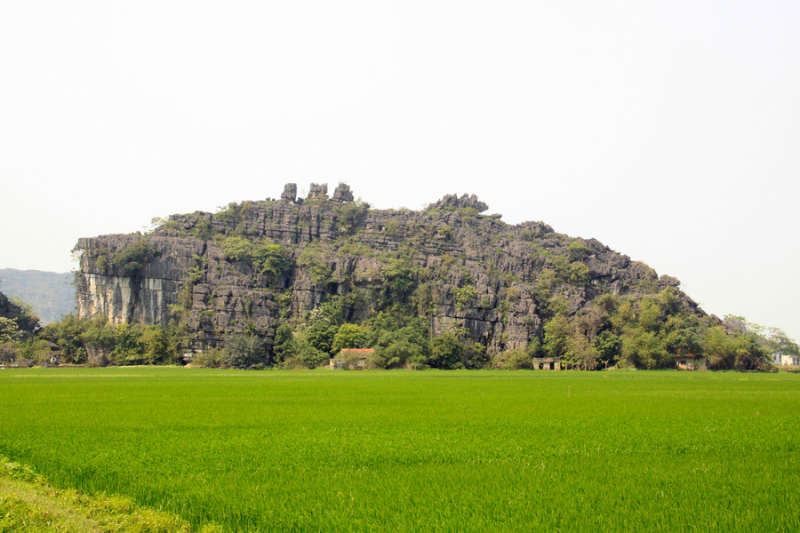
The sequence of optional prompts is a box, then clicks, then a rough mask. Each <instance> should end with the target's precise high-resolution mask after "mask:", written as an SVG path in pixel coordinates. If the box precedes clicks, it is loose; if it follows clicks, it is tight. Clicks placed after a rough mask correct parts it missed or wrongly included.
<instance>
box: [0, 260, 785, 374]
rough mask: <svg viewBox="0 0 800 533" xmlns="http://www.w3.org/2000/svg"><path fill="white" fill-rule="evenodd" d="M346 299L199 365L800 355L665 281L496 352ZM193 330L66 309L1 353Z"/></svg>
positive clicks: (8, 331) (573, 364)
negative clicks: (718, 316) (689, 306)
mask: <svg viewBox="0 0 800 533" xmlns="http://www.w3.org/2000/svg"><path fill="white" fill-rule="evenodd" d="M247 253H250V251H248V252H247ZM262 257H268V254H264V256H262ZM396 270H397V272H395V274H396V276H394V277H392V278H391V281H392V283H390V284H389V285H388V288H387V291H386V292H387V294H386V295H384V296H386V297H387V300H391V299H392V298H393V297H396V296H398V295H399V294H403V295H407V293H408V292H409V287H407V286H406V285H407V277H408V276H407V275H406V274H407V273H405V272H404V271H403V268H402V265H396ZM342 302H343V297H331V298H330V299H329V300H328V301H326V302H324V303H322V304H321V305H320V306H318V307H317V308H315V309H313V310H312V311H309V312H308V313H306V314H305V315H304V316H303V317H299V318H295V319H292V320H288V321H285V322H284V323H283V324H281V325H280V326H279V327H278V328H277V330H276V331H275V336H274V339H273V343H272V344H271V345H270V344H267V343H265V342H264V339H262V338H261V337H259V336H258V335H256V334H255V332H253V331H246V332H244V333H238V334H231V335H228V336H227V338H226V339H225V348H224V349H218V350H207V351H205V352H203V353H200V354H196V355H195V357H194V359H193V364H196V365H199V366H209V367H219V366H227V367H236V368H263V367H266V366H275V367H283V368H316V367H319V366H322V365H325V364H327V363H328V361H329V358H330V357H333V356H336V355H337V354H338V353H339V352H340V350H342V349H345V348H371V349H373V350H374V351H373V352H372V353H370V354H369V355H368V357H367V367H368V368H408V369H421V368H439V369H454V368H504V369H524V368H533V367H534V360H535V359H536V358H543V357H557V358H559V359H560V361H561V364H562V366H564V367H567V368H580V369H603V368H608V367H612V366H616V367H635V368H642V369H655V368H674V367H675V360H676V358H677V357H681V356H687V355H693V356H695V357H705V358H707V360H708V365H709V367H710V368H712V369H719V370H726V369H735V370H767V369H769V368H770V367H771V364H770V363H771V356H772V354H774V353H784V354H795V355H800V349H799V348H798V346H797V344H796V343H795V342H794V341H793V340H792V339H790V338H788V337H787V336H786V335H785V334H784V333H783V332H781V331H780V330H777V329H770V330H766V329H764V328H761V327H760V326H757V325H755V324H751V323H748V322H746V321H745V320H744V319H743V318H741V317H726V320H725V321H724V322H722V323H716V324H715V323H713V322H712V321H710V320H708V319H704V318H700V317H698V316H697V315H694V314H691V313H689V312H687V311H686V310H685V309H684V308H683V307H682V306H681V305H680V301H679V300H678V298H677V296H676V294H675V292H674V290H673V289H672V288H670V287H668V288H666V289H664V290H663V291H661V292H660V293H658V294H656V295H650V296H645V297H642V298H640V299H634V298H632V297H630V296H623V295H613V294H604V295H602V296H600V297H598V298H596V299H595V300H594V302H593V303H592V304H591V305H589V306H586V307H585V308H584V309H582V310H581V311H580V312H578V313H575V314H573V315H569V314H568V313H567V312H566V307H565V306H564V305H563V302H558V301H552V302H550V304H549V307H548V309H550V313H551V314H550V316H546V317H545V322H544V327H543V335H542V336H541V338H534V339H533V340H532V341H531V342H530V343H529V344H528V345H527V347H525V348H524V349H514V350H505V351H500V352H497V353H490V352H489V351H487V349H486V347H485V346H483V345H481V344H480V343H478V342H475V341H474V340H473V339H471V337H470V335H469V333H468V332H467V331H466V330H465V329H463V328H458V327H455V328H453V329H452V330H451V331H449V332H447V333H444V334H440V335H431V332H430V327H429V325H430V322H429V320H428V318H427V317H425V316H420V315H419V314H417V313H416V310H415V307H416V306H415V305H414V304H413V303H411V304H399V303H395V304H393V305H389V306H386V307H384V308H383V309H382V310H381V311H377V312H373V313H372V314H370V316H368V317H367V318H366V319H364V320H362V321H359V322H357V323H356V322H353V321H347V320H346V319H345V313H344V312H343V310H342ZM23 305H24V304H23ZM25 309H26V312H28V313H32V310H31V309H30V308H29V306H28V307H26V308H25ZM189 334H190V332H189V331H187V329H186V328H185V326H184V325H183V324H182V323H181V322H180V321H177V320H176V321H173V322H172V323H171V324H170V325H168V326H157V325H143V324H111V323H109V322H108V321H107V320H106V319H105V318H104V317H98V318H93V319H80V318H77V317H75V316H73V315H68V316H66V317H64V318H63V319H62V320H60V321H58V322H54V323H52V324H48V325H47V326H45V327H44V328H40V329H38V330H37V331H35V332H25V331H23V330H21V329H20V328H19V327H18V326H17V324H16V322H15V320H13V319H8V318H2V317H0V357H1V358H3V359H5V360H6V361H9V360H13V359H15V358H16V359H27V360H32V361H34V362H42V361H47V360H49V358H50V357H51V356H52V354H53V353H54V352H57V353H58V358H59V361H60V362H61V363H62V364H63V363H66V364H86V363H94V364H112V365H142V364H182V363H183V362H184V361H183V356H184V352H185V351H186V348H187V341H188V339H189Z"/></svg>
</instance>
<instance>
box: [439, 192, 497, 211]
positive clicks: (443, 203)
mask: <svg viewBox="0 0 800 533" xmlns="http://www.w3.org/2000/svg"><path fill="white" fill-rule="evenodd" d="M430 207H433V208H436V209H445V208H448V207H455V208H463V207H471V208H473V209H475V210H477V211H478V213H483V212H484V211H486V210H487V209H489V206H488V205H486V204H485V203H484V202H481V201H480V200H478V197H477V196H475V195H474V194H473V195H471V196H467V195H466V194H463V195H461V198H459V197H458V195H457V194H447V195H445V197H444V198H442V199H441V200H439V201H438V202H436V203H434V204H431V205H430Z"/></svg>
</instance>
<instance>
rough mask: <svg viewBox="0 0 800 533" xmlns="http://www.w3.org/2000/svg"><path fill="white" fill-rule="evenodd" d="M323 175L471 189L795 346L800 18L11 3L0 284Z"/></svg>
mask: <svg viewBox="0 0 800 533" xmlns="http://www.w3.org/2000/svg"><path fill="white" fill-rule="evenodd" d="M312 181H314V182H327V183H329V184H330V185H331V186H334V185H335V184H336V183H338V182H339V181H346V182H348V183H349V184H350V185H351V187H352V188H353V190H354V192H355V194H356V196H360V197H362V198H363V199H364V200H366V201H369V202H371V203H372V204H373V205H376V206H378V207H384V208H386V207H401V206H406V207H411V208H420V207H422V206H423V204H426V203H428V202H431V201H434V200H436V199H438V198H440V197H441V196H443V195H444V194H446V193H459V194H461V193H465V192H468V193H475V194H477V195H478V196H479V197H480V198H481V199H482V200H484V201H486V202H488V203H489V205H490V212H499V213H503V215H504V220H506V221H507V222H512V223H516V222H522V221H524V220H543V221H545V222H547V223H548V224H550V225H551V226H553V228H554V229H555V230H556V231H559V232H562V233H567V234H569V235H572V236H580V237H586V238H589V237H595V238H597V239H599V240H600V241H602V242H603V243H605V244H608V245H609V246H611V247H612V248H614V249H616V250H617V251H620V252H622V253H625V254H628V255H629V256H631V257H632V258H633V259H637V260H642V261H645V262H646V263H648V264H649V265H650V266H652V267H653V268H655V269H656V270H657V271H658V273H659V274H665V273H666V274H670V275H673V276H676V277H678V278H679V279H680V280H681V281H682V282H683V286H682V288H683V289H684V290H685V291H686V292H687V293H688V294H689V295H690V296H692V297H693V298H694V299H695V300H697V301H699V302H701V303H702V305H703V307H704V309H705V310H706V311H708V312H710V313H715V314H718V315H720V316H722V315H724V314H739V315H744V316H746V317H747V318H748V319H750V320H751V321H755V322H759V323H762V324H766V325H772V326H777V327H781V328H783V329H784V330H785V331H786V332H787V333H789V335H790V336H793V337H795V339H799V340H800V283H799V282H798V275H800V268H799V267H800V212H798V209H797V200H798V193H800V2H798V1H797V0H787V1H783V2H777V1H769V0H757V1H736V0H724V1H702V0H692V1H680V0H669V1H663V2H657V1H652V2H650V1H642V0H638V1H618V2H610V1H569V0H566V1H565V0H559V1H550V2H534V1H530V0H529V1H522V2H513V1H492V2H489V1H484V2H469V1H464V0H459V1H453V2H437V1H435V0H427V1H424V2H413V1H409V0H404V1H396V2H380V1H375V0H372V1H363V2H350V1H319V2H307V1H302V0H294V1H292V2H267V1H258V2H243V1H242V2H239V1H228V2H203V1H196V0H195V1H191V2H189V1H185V2H181V1H168V0H159V1H153V2H148V1H143V0H136V1H130V2H124V1H115V2H109V1H107V0H103V1H97V2H84V1H70V2H64V1H51V2H38V1H35V0H24V1H13V0H3V1H2V2H0V199H1V200H2V201H1V202H0V268H19V269H38V270H49V271H61V272H63V271H67V270H70V269H72V268H74V267H75V266H76V265H75V264H74V263H72V262H71V261H70V249H71V248H72V246H73V245H74V244H75V242H76V241H77V239H78V238H79V237H88V236H94V235H99V234H105V233H128V232H131V231H136V230H140V229H142V227H143V226H145V225H148V224H149V221H150V219H151V218H152V217H154V216H166V215H168V214H170V213H177V212H190V211H194V210H198V209H200V210H206V211H213V210H215V208H216V207H217V206H220V205H224V204H227V203H228V202H231V201H241V200H258V199H264V198H266V197H276V196H279V195H280V193H281V190H282V188H283V184H284V183H286V182H297V183H298V184H299V186H300V187H301V188H304V187H305V188H307V186H308V183H310V182H312Z"/></svg>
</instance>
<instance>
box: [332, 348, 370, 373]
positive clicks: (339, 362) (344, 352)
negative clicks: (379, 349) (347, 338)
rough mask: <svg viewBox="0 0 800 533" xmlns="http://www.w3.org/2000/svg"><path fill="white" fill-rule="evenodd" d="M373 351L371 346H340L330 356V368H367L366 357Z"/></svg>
mask: <svg viewBox="0 0 800 533" xmlns="http://www.w3.org/2000/svg"><path fill="white" fill-rule="evenodd" d="M374 353H375V350H373V349H372V348H342V349H341V350H340V351H339V353H338V354H336V356H335V357H331V362H330V365H329V367H330V369H331V370H360V369H364V368H367V358H368V357H369V356H371V355H372V354H374Z"/></svg>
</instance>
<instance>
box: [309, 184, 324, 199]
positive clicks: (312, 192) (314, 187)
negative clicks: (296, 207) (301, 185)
mask: <svg viewBox="0 0 800 533" xmlns="http://www.w3.org/2000/svg"><path fill="white" fill-rule="evenodd" d="M319 196H324V197H327V196H328V184H327V183H323V184H322V185H319V184H317V183H312V184H311V186H310V187H309V189H308V199H309V200H310V199H311V198H317V197H319Z"/></svg>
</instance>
